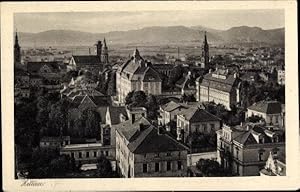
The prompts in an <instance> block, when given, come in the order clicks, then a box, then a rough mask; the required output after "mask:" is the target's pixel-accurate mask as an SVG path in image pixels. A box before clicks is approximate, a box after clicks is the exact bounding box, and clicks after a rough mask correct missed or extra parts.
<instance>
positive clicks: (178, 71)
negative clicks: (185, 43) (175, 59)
mask: <svg viewBox="0 0 300 192" xmlns="http://www.w3.org/2000/svg"><path fill="white" fill-rule="evenodd" d="M182 75H183V69H182V67H181V66H180V65H177V66H176V67H174V68H173V69H172V70H171V72H170V76H169V78H168V85H169V87H174V86H175V83H176V82H177V81H178V80H179V79H180V78H181V77H182Z"/></svg>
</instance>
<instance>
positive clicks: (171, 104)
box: [162, 101, 182, 112]
mask: <svg viewBox="0 0 300 192" xmlns="http://www.w3.org/2000/svg"><path fill="white" fill-rule="evenodd" d="M178 107H182V106H181V105H180V104H179V103H176V102H174V101H170V102H169V103H166V104H165V105H163V106H162V108H163V110H164V111H168V112H170V111H173V110H175V109H177V108H178Z"/></svg>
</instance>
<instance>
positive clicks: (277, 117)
mask: <svg viewBox="0 0 300 192" xmlns="http://www.w3.org/2000/svg"><path fill="white" fill-rule="evenodd" d="M282 112H283V110H282V104H281V103H280V102H278V101H269V100H263V101H259V102H257V103H254V104H253V105H251V106H249V107H248V108H247V114H246V118H248V117H251V116H258V117H261V118H263V119H264V120H265V122H266V124H267V125H276V126H280V127H284V119H283V113H282Z"/></svg>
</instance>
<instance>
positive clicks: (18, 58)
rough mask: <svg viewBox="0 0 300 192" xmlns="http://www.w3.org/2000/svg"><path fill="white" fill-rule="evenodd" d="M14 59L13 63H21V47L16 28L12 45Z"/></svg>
mask: <svg viewBox="0 0 300 192" xmlns="http://www.w3.org/2000/svg"><path fill="white" fill-rule="evenodd" d="M14 61H15V63H21V47H20V45H19V38H18V32H17V30H16V35H15V45H14Z"/></svg>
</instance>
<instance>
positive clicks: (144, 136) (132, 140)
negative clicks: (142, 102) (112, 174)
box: [116, 117, 187, 177]
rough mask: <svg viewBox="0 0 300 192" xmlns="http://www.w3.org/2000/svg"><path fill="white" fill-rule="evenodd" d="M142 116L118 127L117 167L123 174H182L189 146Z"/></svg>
mask: <svg viewBox="0 0 300 192" xmlns="http://www.w3.org/2000/svg"><path fill="white" fill-rule="evenodd" d="M161 131H162V130H161V129H160V128H157V127H156V126H154V125H153V124H151V123H150V122H149V121H148V120H147V119H146V118H144V117H141V118H139V119H136V120H135V121H133V119H130V120H128V121H125V122H123V123H121V124H119V125H117V126H116V161H117V169H118V171H119V173H120V174H121V175H122V176H123V177H181V176H186V174H187V148H186V146H184V145H182V144H180V143H179V142H177V141H176V140H175V139H173V138H172V137H170V136H169V135H167V134H165V133H162V132H161Z"/></svg>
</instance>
